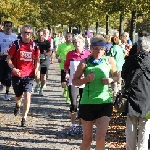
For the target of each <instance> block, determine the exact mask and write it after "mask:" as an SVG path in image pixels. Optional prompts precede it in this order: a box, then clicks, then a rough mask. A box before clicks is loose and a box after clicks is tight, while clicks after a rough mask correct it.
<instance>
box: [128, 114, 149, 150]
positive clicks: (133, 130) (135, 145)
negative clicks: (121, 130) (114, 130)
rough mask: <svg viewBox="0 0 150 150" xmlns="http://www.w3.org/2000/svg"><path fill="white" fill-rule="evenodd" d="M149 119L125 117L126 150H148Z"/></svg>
mask: <svg viewBox="0 0 150 150" xmlns="http://www.w3.org/2000/svg"><path fill="white" fill-rule="evenodd" d="M149 134H150V119H149V120H146V119H145V118H140V117H135V116H127V122H126V150H148V139H149Z"/></svg>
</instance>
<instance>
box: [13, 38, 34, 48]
mask: <svg viewBox="0 0 150 150" xmlns="http://www.w3.org/2000/svg"><path fill="white" fill-rule="evenodd" d="M19 42H20V39H18V40H15V41H14V44H15V46H16V51H18V50H19V48H20V43H19ZM33 47H34V50H35V51H36V50H37V43H36V42H35V41H33Z"/></svg>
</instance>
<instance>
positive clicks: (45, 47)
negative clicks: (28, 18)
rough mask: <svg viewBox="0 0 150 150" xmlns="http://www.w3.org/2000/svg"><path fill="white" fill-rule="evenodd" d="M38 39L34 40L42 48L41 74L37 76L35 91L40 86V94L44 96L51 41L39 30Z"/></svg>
mask: <svg viewBox="0 0 150 150" xmlns="http://www.w3.org/2000/svg"><path fill="white" fill-rule="evenodd" d="M37 35H38V39H37V40H35V41H34V42H35V43H37V45H38V46H39V48H40V74H41V75H40V76H36V78H35V80H36V83H37V85H36V87H35V90H34V92H38V88H40V91H39V95H40V96H43V87H44V85H45V84H46V73H47V71H48V67H47V64H48V56H50V53H51V51H50V42H49V41H48V40H45V37H44V31H43V30H39V31H38V32H37Z"/></svg>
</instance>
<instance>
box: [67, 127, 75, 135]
mask: <svg viewBox="0 0 150 150" xmlns="http://www.w3.org/2000/svg"><path fill="white" fill-rule="evenodd" d="M75 129H76V126H70V128H69V131H67V135H71V136H73V135H75V133H74V131H75Z"/></svg>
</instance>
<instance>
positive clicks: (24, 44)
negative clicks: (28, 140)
mask: <svg viewBox="0 0 150 150" xmlns="http://www.w3.org/2000/svg"><path fill="white" fill-rule="evenodd" d="M31 34H32V27H31V26H30V25H24V26H23V27H22V39H21V40H17V41H15V42H14V44H13V45H12V46H11V48H10V49H9V51H8V57H7V62H8V65H9V67H10V69H11V71H12V85H13V89H14V93H15V96H16V106H15V109H14V115H15V116H16V115H17V114H18V113H19V110H20V106H21V100H22V95H23V93H24V104H23V113H22V121H21V126H22V127H24V126H26V119H27V114H28V112H29V108H30V102H31V92H32V87H33V82H34V76H35V75H36V76H39V75H40V72H39V64H40V63H39V62H40V59H39V56H40V51H39V48H38V47H36V46H35V44H34V42H33V41H31V40H30V35H31ZM16 42H18V44H16ZM17 45H18V47H19V48H18V49H17ZM33 62H34V63H33Z"/></svg>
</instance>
